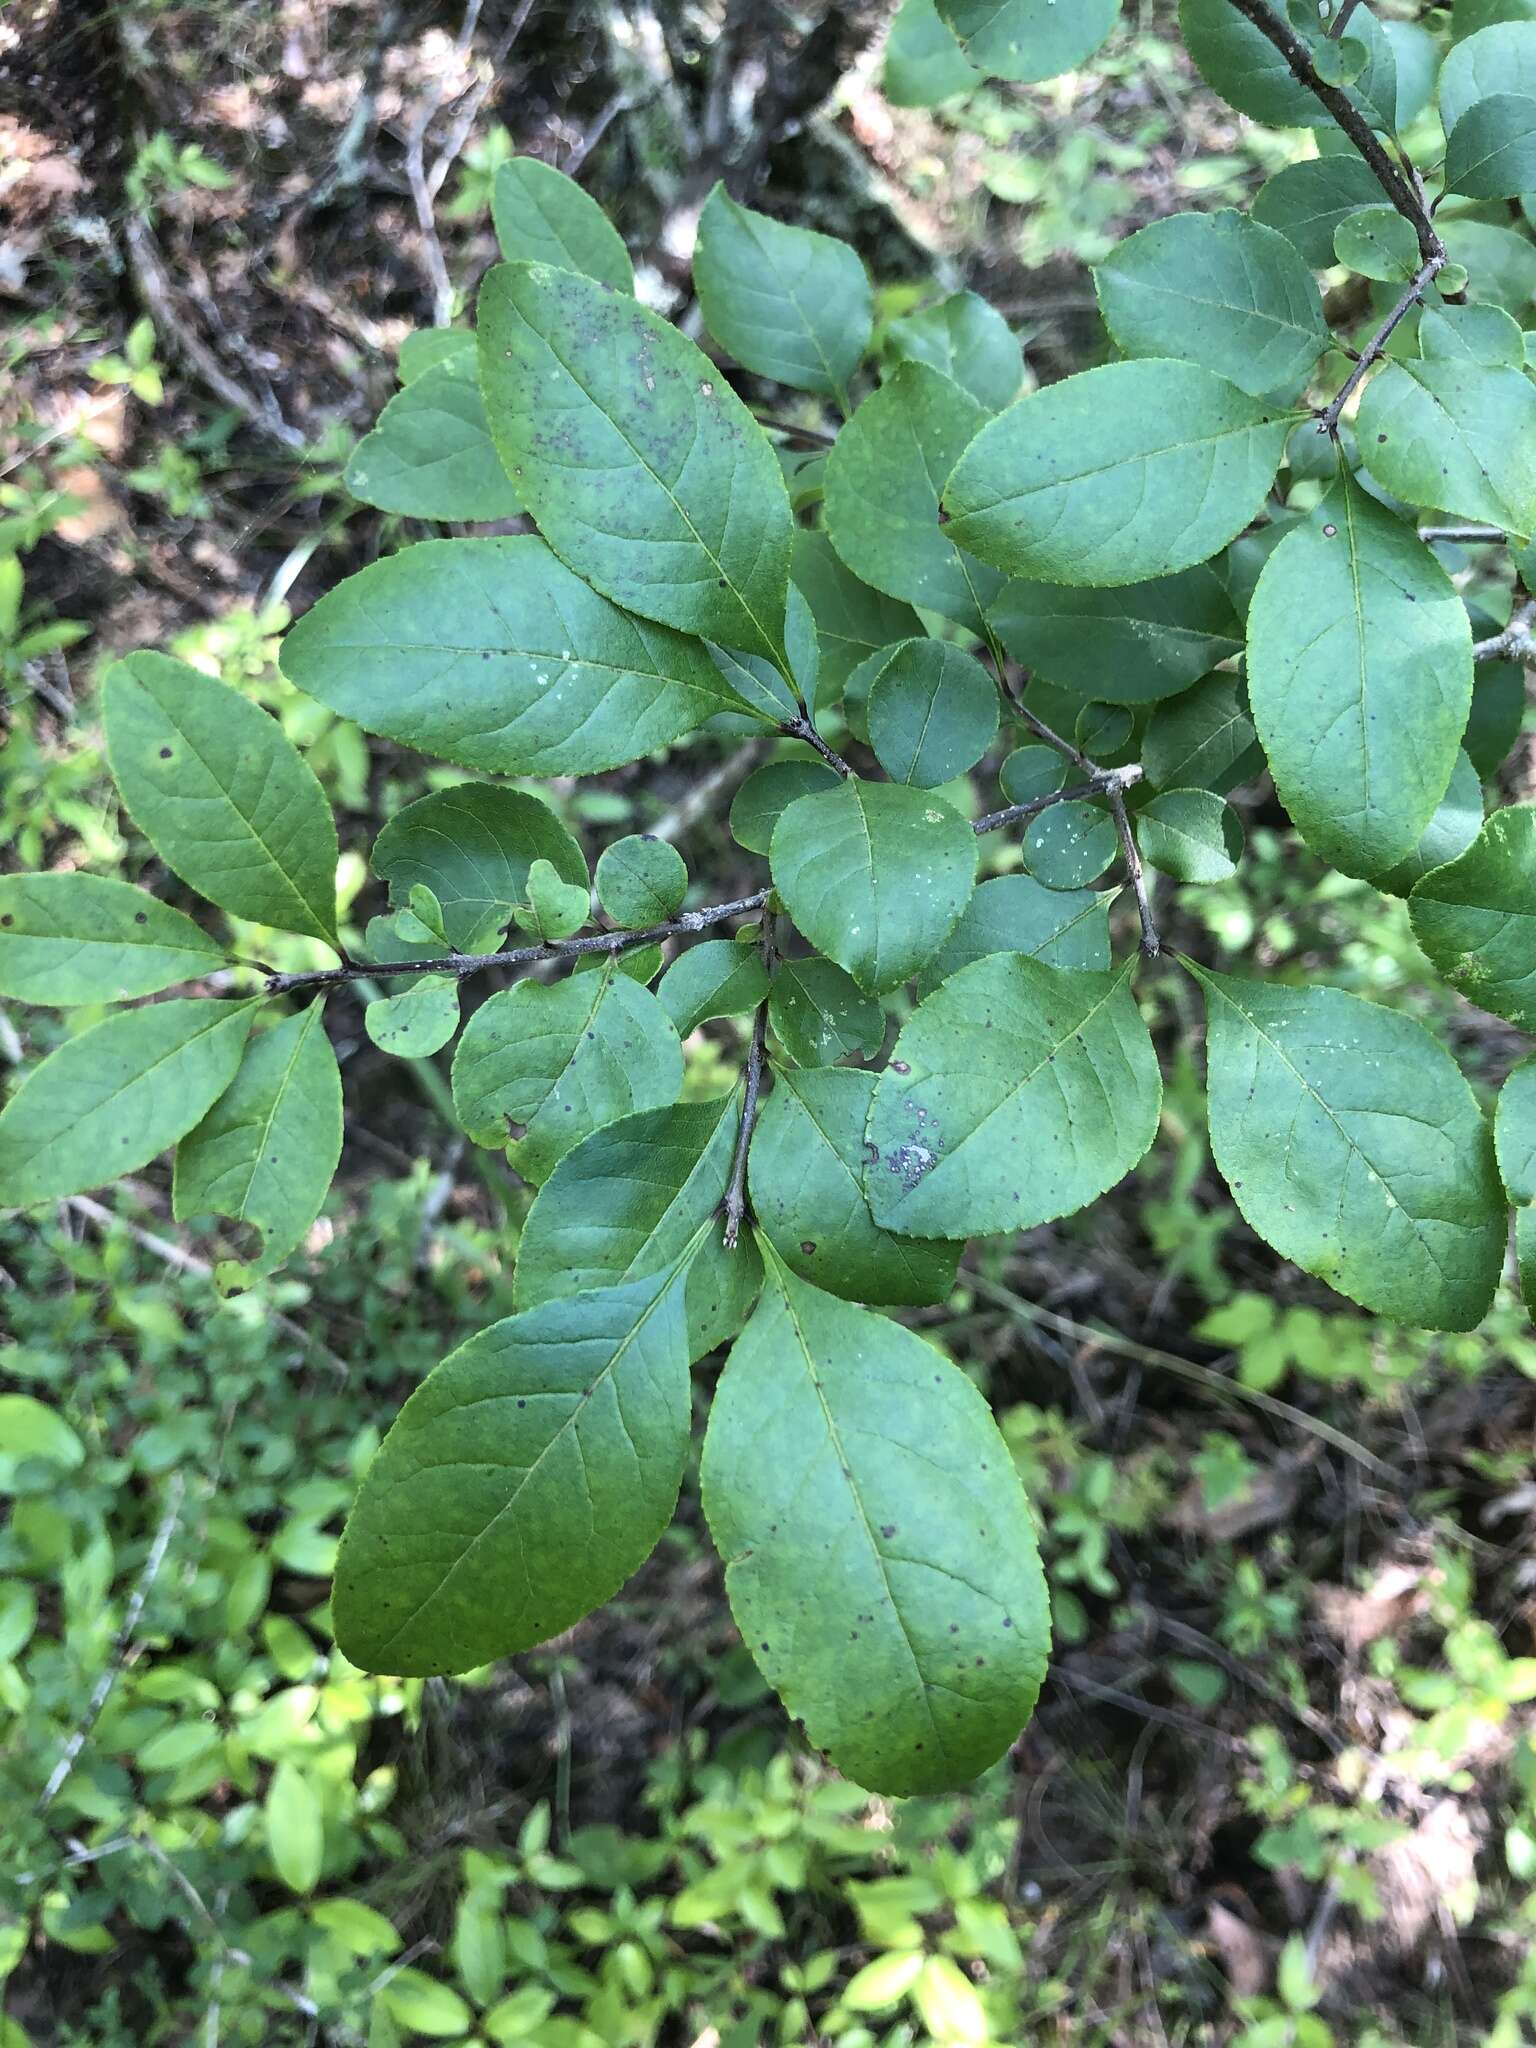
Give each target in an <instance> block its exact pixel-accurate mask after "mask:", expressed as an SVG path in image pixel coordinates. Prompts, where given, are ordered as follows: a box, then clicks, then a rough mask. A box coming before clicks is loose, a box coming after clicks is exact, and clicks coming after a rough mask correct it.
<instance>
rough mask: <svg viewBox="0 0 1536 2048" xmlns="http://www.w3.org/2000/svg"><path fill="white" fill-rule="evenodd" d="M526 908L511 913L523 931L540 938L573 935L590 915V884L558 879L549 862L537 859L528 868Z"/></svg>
mask: <svg viewBox="0 0 1536 2048" xmlns="http://www.w3.org/2000/svg"><path fill="white" fill-rule="evenodd" d="M527 893H528V907H527V909H526V911H524V910H517V911H514V913H513V915H514V916H515V917H516V918H517V920H518V922H519V924H520V925H521V926H522V927H523V929H524V930H525V931H529V932H532V933H534V934H535V935H536V936H537V937H539V938H540V939H543V940H550V939H569V938H574V937H575V935H576V933H577V932H579V931H580V930H581V928H582V926H583V925H584V924H587V923H588V922H589V921H590V920H591V916H592V889H591V885H590V883H588V882H587V881H585V880H583V881H580V882H562V881H561V879H560V874H559V870H558V869H557V868H556V867H555V865H554V862H553V861H549V860H545V859H543V858H540V859H538V860H536V861H534V863H533V864H532V866H531V867H530V868H529V870H528V884H527Z"/></svg>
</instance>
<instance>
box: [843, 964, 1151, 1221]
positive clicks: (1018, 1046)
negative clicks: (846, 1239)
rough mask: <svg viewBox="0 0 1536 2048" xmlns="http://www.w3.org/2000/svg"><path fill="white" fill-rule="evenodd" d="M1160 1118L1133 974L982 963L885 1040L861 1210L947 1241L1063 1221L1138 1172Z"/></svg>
mask: <svg viewBox="0 0 1536 2048" xmlns="http://www.w3.org/2000/svg"><path fill="white" fill-rule="evenodd" d="M1161 1106H1162V1078H1161V1076H1160V1074H1159V1072H1158V1065H1157V1055H1156V1053H1155V1052H1154V1051H1153V1049H1152V1039H1151V1035H1150V1034H1149V1032H1148V1030H1147V1027H1146V1025H1145V1023H1144V1022H1143V1021H1142V1017H1141V1012H1140V1011H1139V1010H1138V1009H1137V1007H1136V1002H1135V998H1134V996H1133V995H1132V993H1131V969H1130V967H1129V966H1126V967H1123V968H1121V970H1120V971H1119V973H1117V974H1089V973H1084V972H1081V971H1074V972H1069V971H1067V970H1066V969H1063V968H1058V967H1047V966H1045V965H1044V964H1043V962H1041V961H1039V960H1031V959H1028V958H1026V957H1024V956H1023V955H1021V954H1018V953H994V954H991V955H990V956H988V957H987V958H985V959H982V960H978V961H976V962H975V963H974V965H972V966H970V967H963V968H961V969H960V971H959V972H958V973H956V974H952V975H951V976H950V977H949V979H948V980H947V981H946V982H945V983H944V984H943V986H942V987H941V988H939V989H937V990H936V991H935V992H934V994H932V995H931V996H929V997H928V998H927V1000H926V1001H925V1002H923V1003H921V1004H919V1006H918V1008H917V1009H916V1010H915V1011H914V1012H913V1014H912V1016H911V1017H910V1018H909V1019H908V1021H907V1023H906V1025H905V1026H904V1027H903V1029H902V1033H901V1036H900V1037H899V1038H898V1039H897V1041H896V1050H895V1052H894V1053H893V1054H892V1056H891V1062H890V1065H889V1066H888V1067H887V1068H886V1070H885V1072H884V1073H883V1074H882V1075H881V1076H880V1085H879V1087H878V1089H877V1090H876V1091H875V1099H874V1102H873V1104H872V1105H871V1108H870V1113H869V1125H868V1129H867V1132H866V1136H867V1138H868V1140H869V1150H868V1154H867V1157H868V1160H869V1164H868V1166H867V1167H866V1169H865V1183H864V1184H865V1191H866V1194H867V1196H868V1199H869V1206H870V1211H871V1213H872V1214H873V1216H874V1218H875V1221H876V1222H877V1223H881V1224H883V1225H884V1226H885V1228H886V1229H887V1230H899V1231H902V1232H904V1233H905V1234H907V1235H909V1236H912V1237H949V1238H957V1237H973V1236H978V1235H984V1234H986V1233H987V1232H990V1231H999V1230H1029V1229H1032V1228H1033V1227H1034V1226H1035V1225H1036V1224H1037V1223H1048V1222H1050V1221H1051V1219H1052V1218H1053V1217H1056V1216H1069V1215H1071V1214H1072V1212H1073V1211H1074V1210H1077V1209H1082V1208H1084V1207H1086V1206H1087V1204H1088V1203H1089V1202H1091V1201H1093V1200H1094V1198H1095V1197H1096V1196H1098V1195H1102V1194H1103V1193H1104V1192H1105V1190H1106V1189H1107V1188H1111V1187H1113V1186H1114V1184H1115V1182H1116V1181H1118V1180H1121V1179H1123V1178H1124V1176H1125V1175H1126V1174H1127V1173H1129V1172H1130V1170H1131V1168H1132V1167H1133V1166H1135V1165H1136V1163H1137V1161H1138V1160H1140V1159H1141V1157H1142V1156H1143V1154H1144V1153H1145V1152H1146V1150H1147V1148H1148V1146H1150V1144H1151V1143H1152V1140H1153V1138H1154V1137H1155V1136H1156V1134H1157V1119H1158V1115H1159V1112H1160V1110H1161Z"/></svg>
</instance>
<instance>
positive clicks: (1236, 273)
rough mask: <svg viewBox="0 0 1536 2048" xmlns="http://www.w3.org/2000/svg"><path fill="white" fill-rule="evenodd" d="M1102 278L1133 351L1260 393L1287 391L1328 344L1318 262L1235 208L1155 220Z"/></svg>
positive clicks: (1113, 315)
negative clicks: (1309, 261) (1315, 274)
mask: <svg viewBox="0 0 1536 2048" xmlns="http://www.w3.org/2000/svg"><path fill="white" fill-rule="evenodd" d="M1094 282H1095V285H1096V287H1097V289H1098V295H1099V308H1100V311H1101V312H1102V313H1103V315H1104V323H1105V325H1106V326H1107V327H1108V329H1109V331H1110V333H1111V334H1112V335H1113V336H1114V338H1115V340H1116V341H1117V342H1119V344H1120V346H1121V348H1122V349H1123V350H1124V351H1125V353H1126V354H1127V355H1129V356H1172V357H1177V358H1178V359H1179V360H1180V361H1182V362H1190V363H1200V364H1202V365H1203V366H1204V367H1205V368H1206V369H1207V370H1214V371H1215V372H1216V373H1217V375H1218V376H1221V377H1225V378H1226V379H1227V380H1228V382H1229V383H1232V384H1235V385H1236V386H1237V387H1238V389H1239V390H1240V391H1247V392H1249V393H1251V394H1252V396H1254V397H1255V398H1262V397H1263V396H1264V394H1265V393H1266V392H1269V391H1285V390H1289V389H1290V388H1291V387H1292V386H1293V385H1295V384H1296V383H1297V382H1298V381H1299V380H1301V379H1302V378H1304V377H1306V376H1308V375H1309V374H1310V373H1311V371H1312V370H1313V369H1314V368H1315V367H1316V365H1317V362H1318V359H1319V357H1320V356H1321V355H1322V353H1323V350H1324V349H1325V348H1326V347H1327V346H1328V326H1327V322H1326V321H1325V320H1324V318H1323V302H1322V299H1321V298H1320V297H1319V295H1318V289H1317V285H1316V284H1315V282H1314V281H1313V278H1312V273H1311V271H1310V270H1308V268H1307V266H1306V264H1305V263H1303V261H1302V259H1301V257H1300V256H1299V255H1298V254H1297V252H1296V250H1295V249H1294V248H1293V247H1292V246H1291V244H1290V243H1289V242H1288V241H1287V240H1286V239H1285V237H1284V235H1281V234H1277V233H1276V232H1275V230H1274V229H1273V228H1267V227H1264V226H1262V225H1261V224H1260V223H1259V222H1258V221H1255V220H1250V219H1249V218H1248V216H1247V215H1246V214H1241V213H1237V212H1235V211H1234V210H1233V209H1232V208H1231V207H1223V208H1222V209H1221V210H1220V211H1219V212H1216V213H1176V214H1173V215H1171V216H1170V217H1169V218H1167V219H1166V220H1160V221H1154V222H1153V223H1152V225H1151V226H1150V227H1145V228H1143V229H1142V230H1141V232H1140V233H1139V234H1135V235H1132V236H1131V238H1130V239H1129V241H1125V242H1122V243H1121V244H1120V245H1119V247H1118V248H1117V249H1115V250H1114V251H1113V253H1112V254H1111V255H1109V256H1107V257H1106V258H1105V260H1104V261H1103V262H1102V263H1101V264H1100V265H1099V266H1098V268H1097V270H1095V272H1094Z"/></svg>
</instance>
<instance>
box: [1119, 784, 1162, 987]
mask: <svg viewBox="0 0 1536 2048" xmlns="http://www.w3.org/2000/svg"><path fill="white" fill-rule="evenodd" d="M1109 808H1110V812H1111V814H1112V816H1113V817H1114V821H1115V830H1116V831H1117V832H1118V833H1119V835H1120V851H1121V852H1122V853H1123V854H1124V855H1125V869H1126V873H1127V874H1128V875H1129V877H1130V881H1131V888H1132V890H1133V891H1134V892H1135V896H1136V911H1137V915H1138V916H1139V917H1140V919H1141V950H1142V954H1143V957H1144V958H1146V959H1148V960H1155V959H1156V958H1157V956H1158V954H1159V953H1161V952H1162V950H1163V942H1162V939H1161V937H1160V936H1159V933H1158V929H1157V920H1156V919H1155V918H1154V917H1153V915H1152V892H1151V890H1150V889H1149V888H1148V887H1147V876H1146V870H1145V869H1144V868H1143V867H1142V865H1141V848H1140V847H1139V846H1138V845H1137V844H1136V834H1135V833H1134V832H1133V831H1132V830H1131V818H1130V813H1129V812H1128V811H1127V810H1126V808H1125V791H1124V789H1123V788H1122V787H1121V786H1120V785H1119V784H1116V786H1115V787H1114V788H1113V789H1111V790H1110V791H1109Z"/></svg>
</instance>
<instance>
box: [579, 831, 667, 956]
mask: <svg viewBox="0 0 1536 2048" xmlns="http://www.w3.org/2000/svg"><path fill="white" fill-rule="evenodd" d="M594 880H595V882H596V885H597V900H598V902H599V903H601V904H602V906H603V908H604V910H606V911H607V913H608V915H609V917H610V918H612V920H613V922H614V923H615V924H616V925H622V926H624V927H625V929H626V930H629V931H643V930H644V929H645V927H646V926H647V925H653V924H665V923H666V921H667V919H668V918H670V917H675V916H676V915H677V913H678V911H679V910H681V909H682V907H683V898H684V897H685V896H686V895H687V893H688V867H687V863H686V862H685V861H684V859H683V856H682V855H681V854H680V853H679V852H678V850H677V848H676V847H675V846H671V845H669V844H668V842H667V841H666V840H665V839H657V838H656V837H655V836H654V835H653V834H651V833H649V832H632V833H630V834H629V836H628V837H627V838H624V839H616V840H614V842H613V844H612V845H611V846H609V847H607V848H605V849H604V852H603V854H602V857H601V859H600V860H599V861H598V863H597V873H596V875H595V877H594Z"/></svg>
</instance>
